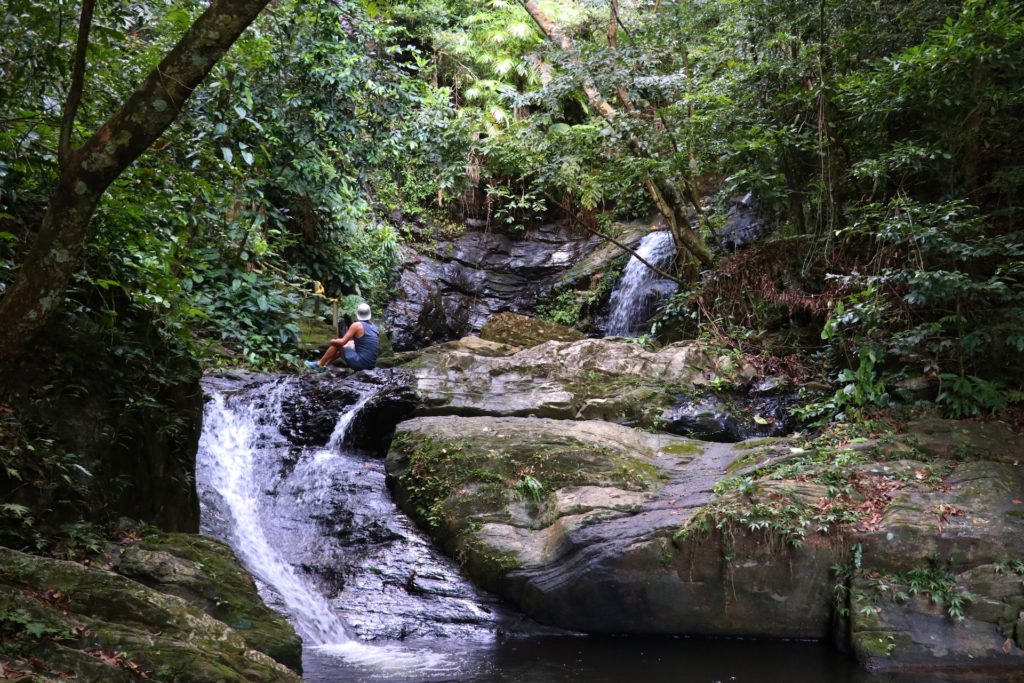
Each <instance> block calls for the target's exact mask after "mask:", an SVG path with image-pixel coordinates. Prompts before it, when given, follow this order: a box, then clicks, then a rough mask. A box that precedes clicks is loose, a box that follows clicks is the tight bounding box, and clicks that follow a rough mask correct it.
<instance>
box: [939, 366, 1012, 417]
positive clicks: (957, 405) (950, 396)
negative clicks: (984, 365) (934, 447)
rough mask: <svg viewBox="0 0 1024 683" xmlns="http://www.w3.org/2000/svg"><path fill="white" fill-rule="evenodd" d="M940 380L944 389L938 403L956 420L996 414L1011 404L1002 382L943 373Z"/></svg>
mask: <svg viewBox="0 0 1024 683" xmlns="http://www.w3.org/2000/svg"><path fill="white" fill-rule="evenodd" d="M940 379H941V380H942V389H941V391H940V392H939V396H938V398H937V399H936V403H938V404H939V405H941V406H942V407H943V409H944V410H945V412H946V414H947V415H949V416H950V417H952V418H954V419H960V418H965V417H978V416H980V415H982V414H983V413H995V412H998V411H1000V410H1003V409H1005V408H1006V406H1007V405H1008V404H1009V401H1010V396H1009V395H1008V394H1007V392H1006V388H1005V386H1004V385H1003V384H1002V383H1001V382H990V381H988V380H984V379H981V378H980V377H974V376H973V375H972V376H968V377H960V376H958V375H955V374H953V373H943V374H942V375H940Z"/></svg>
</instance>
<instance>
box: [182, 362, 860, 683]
mask: <svg viewBox="0 0 1024 683" xmlns="http://www.w3.org/2000/svg"><path fill="white" fill-rule="evenodd" d="M204 385H205V389H206V392H207V394H208V395H209V396H210V400H209V402H208V403H207V406H206V412H205V416H204V427H203V434H202V438H201V442H200V447H199V455H198V458H197V484H198V488H199V492H200V499H201V505H202V531H203V532H204V533H206V534H208V535H211V536H214V537H217V538H221V539H222V540H225V541H226V542H228V543H229V544H230V545H231V546H232V547H233V548H234V549H235V551H236V552H237V553H238V555H239V557H240V559H241V560H242V562H243V564H244V565H245V566H246V568H247V569H248V570H249V572H250V573H251V574H252V575H253V576H254V577H255V578H256V581H257V585H258V588H259V590H260V593H261V595H262V596H263V598H264V600H265V601H266V602H267V604H268V605H270V606H271V607H273V608H275V609H277V610H279V611H280V612H282V613H284V614H285V615H287V616H288V618H289V619H290V620H291V621H292V623H293V625H294V626H295V628H296V630H297V632H298V633H299V634H300V635H301V636H302V638H303V642H304V658H303V665H304V676H305V678H306V680H308V681H311V682H312V683H334V682H336V681H351V682H355V683H366V682H369V681H389V682H391V683H426V682H440V681H460V682H461V681H465V682H467V683H503V682H508V683H511V682H513V681H515V682H520V681H529V682H531V683H533V682H536V683H567V682H570V681H581V682H582V681H586V682H587V683H600V682H607V683H618V682H620V681H634V680H643V681H645V682H647V681H649V682H650V683H668V682H669V681H672V682H673V683H677V682H679V681H684V682H690V681H692V682H693V683H699V682H704V681H708V682H710V681H737V682H739V683H745V682H746V683H752V682H756V683H773V682H775V681H779V682H780V683H781V682H782V681H787V682H788V681H794V680H800V681H807V682H809V683H816V682H821V683H824V682H826V681H828V682H830V683H832V682H834V683H842V682H846V681H852V680H853V678H852V675H853V674H852V673H851V670H850V667H849V665H848V663H847V662H846V660H845V659H843V658H841V657H837V656H835V655H833V654H832V653H831V652H830V651H829V650H828V649H826V648H824V647H822V646H820V645H817V644H812V643H792V642H790V643H772V642H754V641H735V640H712V641H707V640H698V639H692V640H691V639H685V638H611V637H601V638H597V637H594V638H586V637H578V636H572V635H568V634H563V635H553V632H552V631H550V630H544V629H541V628H540V627H539V626H537V625H536V624H533V623H532V622H530V621H529V620H528V619H525V618H524V617H522V616H521V615H519V614H518V613H516V612H514V611H512V610H510V609H508V608H507V607H506V606H505V605H504V604H503V603H501V602H500V601H499V600H497V599H496V598H495V597H494V596H491V595H488V594H485V593H482V592H480V591H478V590H476V589H475V588H474V587H473V586H471V585H470V584H468V583H467V582H466V581H465V580H464V579H463V578H462V577H461V576H460V574H459V571H458V568H457V567H456V566H455V565H454V564H453V563H452V562H451V561H450V560H448V559H447V558H446V557H445V556H444V555H442V554H441V553H440V552H439V551H437V550H436V549H434V548H433V546H432V545H431V543H430V541H429V539H427V538H426V537H425V536H424V535H423V534H422V533H421V532H420V531H419V530H418V529H417V528H416V527H415V525H414V524H413V523H412V522H411V521H410V520H409V519H408V518H407V517H406V516H405V515H403V514H402V513H401V512H400V511H399V510H398V509H397V508H396V506H395V505H394V503H393V502H392V501H391V500H390V497H389V495H388V492H387V489H386V487H385V482H384V471H383V463H382V462H381V460H380V459H379V458H375V457H372V456H370V455H369V454H364V453H359V452H356V451H353V450H351V449H348V448H346V447H344V446H342V444H345V443H347V441H348V440H347V439H346V438H345V436H346V432H347V430H349V429H350V427H351V426H352V423H353V417H354V416H355V415H357V414H358V411H359V410H360V409H362V407H363V406H364V405H366V404H367V402H368V401H370V400H371V399H372V398H373V392H375V391H377V390H379V389H378V388H376V387H373V386H370V385H366V386H361V385H358V383H356V384H354V385H353V386H355V387H356V389H357V392H356V393H354V394H353V395H354V396H358V398H357V399H356V400H355V402H354V403H351V400H350V401H349V403H350V405H349V406H348V408H346V409H344V410H342V411H341V413H340V414H339V415H338V418H337V422H336V426H335V428H334V432H333V434H331V436H330V439H329V442H328V443H327V444H326V445H324V446H309V445H301V444H296V443H295V442H294V441H295V440H296V439H295V438H288V437H286V436H284V435H283V433H292V434H294V430H293V429H291V427H294V425H289V420H290V419H292V418H291V417H290V416H289V411H295V408H294V406H295V405H296V404H303V409H305V408H307V407H308V406H307V405H305V403H304V401H305V402H306V403H308V401H306V399H307V397H306V396H305V395H303V393H302V391H303V386H302V384H301V381H300V380H298V379H296V378H290V377H283V378H282V377H277V378H275V377H260V378H255V379H252V378H250V379H249V380H246V381H239V380H227V379H217V378H209V379H207V380H206V381H205V383H204ZM321 440H325V441H326V435H325V436H324V437H322V439H321ZM641 672H642V675H641ZM681 674H682V675H681Z"/></svg>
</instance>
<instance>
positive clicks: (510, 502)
mask: <svg viewBox="0 0 1024 683" xmlns="http://www.w3.org/2000/svg"><path fill="white" fill-rule="evenodd" d="M407 360H408V363H409V368H410V371H411V372H412V373H413V374H414V375H415V378H416V383H417V387H418V391H419V393H420V395H421V403H420V407H419V409H418V411H419V412H418V414H419V415H420V416H421V417H418V418H416V419H413V420H410V421H408V422H405V423H402V424H401V425H399V428H398V430H397V435H396V439H395V441H394V442H393V444H392V448H391V450H390V452H389V454H388V458H387V462H386V466H387V471H388V475H389V482H390V485H391V487H392V489H393V492H394V495H395V497H396V499H397V500H398V501H399V503H400V505H401V506H402V507H403V508H404V509H405V510H406V511H407V512H409V514H411V515H412V516H414V518H416V519H417V521H418V522H419V523H420V524H421V525H423V526H424V527H425V528H427V529H429V530H430V532H431V534H432V535H433V536H434V538H435V539H437V540H438V541H439V542H440V543H441V544H442V546H443V547H444V548H445V550H446V551H447V552H448V553H449V554H451V555H452V556H453V557H456V558H458V559H459V560H460V561H461V562H462V563H463V565H464V567H465V569H466V571H467V572H468V574H469V575H470V576H471V577H472V578H473V579H474V580H475V581H476V582H478V583H479V584H481V585H483V586H486V587H489V588H491V589H493V590H496V591H498V592H500V593H501V594H502V595H503V596H505V597H506V598H508V599H509V600H511V601H513V602H514V603H515V604H517V605H518V606H519V607H521V608H522V609H523V610H524V611H525V612H526V613H527V614H528V615H530V616H532V617H534V618H536V619H538V620H539V621H541V622H542V623H545V624H549V625H553V626H558V627H563V628H570V629H576V630H584V631H588V632H629V633H686V634H713V635H724V634H733V635H735V634H742V635H757V636H783V637H810V638H822V639H826V638H830V637H832V638H835V639H836V640H837V641H839V642H842V643H846V644H848V645H849V646H850V647H851V649H852V650H853V652H854V653H855V654H856V656H857V658H858V659H859V661H860V662H861V663H862V664H863V665H864V666H865V667H866V668H869V669H872V670H895V671H917V672H920V671H926V670H952V669H965V670H969V671H982V670H983V671H986V672H988V673H986V674H985V675H986V676H989V677H990V678H989V680H1005V675H1006V672H1008V671H1015V670H1019V669H1020V667H1021V666H1022V665H1024V583H1022V580H1024V502H1022V501H1024V437H1022V436H1021V435H1019V434H1017V433H1015V432H1013V431H1012V430H1010V429H1009V428H1008V427H1007V426H1006V425H1003V424H1001V423H997V422H991V423H981V422H957V421H950V420H940V419H934V418H931V419H922V420H919V421H917V422H913V423H911V424H909V425H905V426H902V427H901V428H900V429H899V430H898V431H895V432H893V433H891V434H889V435H887V436H885V437H884V438H882V439H879V440H865V439H850V438H846V439H828V438H823V439H821V440H817V441H813V442H806V441H796V440H792V439H787V438H781V439H780V438H768V439H762V440H757V441H753V440H748V441H745V442H741V443H737V444H727V443H707V442H698V441H691V440H687V439H682V438H679V437H675V436H672V435H668V434H657V433H652V432H650V431H645V430H641V429H635V428H633V427H635V426H641V427H644V428H646V429H650V428H652V427H654V428H662V429H663V428H664V427H665V419H664V418H665V415H667V414H669V413H670V412H671V410H672V407H673V406H675V407H678V406H679V405H680V404H679V403H678V401H679V400H680V396H681V393H686V392H689V395H688V396H687V397H686V400H689V401H691V402H693V399H692V398H690V397H692V395H693V394H694V392H696V393H697V394H698V395H699V394H700V392H703V391H705V389H706V388H707V387H708V386H709V385H710V386H714V387H716V388H718V389H720V388H722V387H723V385H724V386H729V385H732V386H735V387H744V391H746V392H747V396H749V397H750V398H751V399H760V398H763V397H764V396H765V395H779V394H778V392H779V391H780V390H781V389H780V387H779V386H776V385H777V384H778V383H777V382H776V383H772V382H767V383H766V382H758V381H755V380H756V378H755V377H754V375H753V373H752V372H751V369H750V368H748V367H745V366H739V367H737V366H736V364H735V362H734V361H732V360H731V359H729V358H724V357H723V358H717V357H715V356H713V355H712V354H709V353H707V352H706V351H704V350H702V349H701V348H700V347H697V346H686V345H673V346H669V347H666V348H665V349H663V350H661V351H660V352H657V353H653V352H648V351H645V350H644V349H643V348H641V347H639V346H637V345H635V344H629V343H626V342H621V341H612V340H581V341H577V342H553V341H552V342H546V343H543V344H540V345H537V346H535V347H532V348H529V349H525V350H519V351H516V350H515V347H509V346H506V345H503V344H499V343H496V342H490V341H486V340H478V339H475V340H474V339H464V340H460V341H458V342H450V343H448V344H444V345H441V346H439V347H434V348H431V349H428V350H426V351H424V352H421V353H418V354H416V356H415V357H412V358H409V359H407ZM768 385H771V387H770V388H771V391H769V390H768V389H767V388H766V387H767V386H768ZM673 402H675V403H673ZM720 407H721V406H720ZM726 407H728V406H726ZM723 410H724V409H723ZM774 417H775V416H774V415H773V414H771V413H765V417H763V418H762V420H761V422H770V421H771V420H772V419H774ZM779 417H781V415H780V416H779ZM616 422H617V423H619V424H614V423H616ZM767 426H771V425H770V424H769V425H767ZM837 568H838V573H837ZM1000 677H1001V678H1000Z"/></svg>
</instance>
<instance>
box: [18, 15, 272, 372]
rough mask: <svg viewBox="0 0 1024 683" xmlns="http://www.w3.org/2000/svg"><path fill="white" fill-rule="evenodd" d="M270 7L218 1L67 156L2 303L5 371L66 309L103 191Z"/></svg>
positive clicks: (168, 121) (176, 113) (170, 119)
mask: <svg viewBox="0 0 1024 683" xmlns="http://www.w3.org/2000/svg"><path fill="white" fill-rule="evenodd" d="M269 2H270V0H213V2H212V3H211V4H210V6H209V7H208V8H207V10H206V11H205V12H203V14H202V16H200V17H199V18H198V19H197V20H196V22H195V23H194V24H193V25H192V26H191V27H190V28H189V29H188V31H186V32H185V35H183V36H182V38H181V39H180V40H179V41H178V44H177V45H175V46H174V48H173V49H172V50H171V51H170V52H169V53H168V54H167V55H166V56H165V57H164V59H163V61H162V62H160V65H159V66H157V67H156V69H154V70H153V71H152V72H151V73H150V74H149V75H148V76H147V77H146V79H145V80H143V81H142V82H141V83H140V84H139V85H138V86H137V87H136V88H135V91H134V92H133V93H132V94H131V95H130V96H129V97H128V99H127V101H125V103H124V105H123V106H122V107H121V109H120V111H118V112H117V113H116V114H114V115H113V116H112V117H111V118H110V119H108V120H107V121H106V123H104V124H103V125H102V126H101V127H100V128H99V130H97V131H96V132H95V133H93V135H92V136H91V137H90V138H89V139H88V140H87V141H86V142H85V144H83V145H82V146H81V147H79V148H78V149H73V150H69V151H68V152H67V155H66V158H65V159H64V160H63V162H62V163H61V168H60V177H59V179H58V182H57V188H56V190H55V191H54V193H53V194H52V195H51V197H50V201H49V204H48V205H47V208H46V213H45V214H44V216H43V220H42V224H41V225H40V229H39V233H38V235H37V236H36V239H35V242H34V243H33V245H32V248H31V250H30V251H29V253H28V255H27V256H26V258H25V260H24V262H23V263H22V265H21V268H20V270H19V271H18V274H17V277H16V278H15V280H14V282H13V283H12V284H11V286H10V287H9V288H8V290H7V292H6V294H5V295H4V297H3V299H2V300H0V368H3V367H5V366H7V365H8V364H9V363H10V362H11V361H12V360H13V359H15V358H16V357H17V355H18V354H19V353H20V352H21V351H22V350H23V349H24V348H25V346H26V345H27V344H28V342H29V341H30V340H31V339H32V338H33V337H34V336H35V335H36V334H37V333H39V331H40V330H42V328H43V326H44V325H45V324H46V322H47V321H48V320H49V319H50V318H51V317H52V316H53V314H54V313H55V312H56V311H57V310H59V308H60V307H61V305H62V303H63V301H64V293H65V290H66V289H67V285H68V282H69V281H70V279H71V274H72V273H73V272H74V271H75V269H76V268H77V267H78V264H79V257H80V255H81V251H82V247H83V245H84V244H85V239H86V235H87V232H88V227H89V221H90V219H91V218H92V215H93V212H94V211H95V210H96V207H97V205H98V204H99V201H100V198H101V197H102V196H103V193H104V192H105V191H106V189H107V188H108V187H109V186H110V184H111V183H112V182H114V180H116V179H117V177H118V176H119V175H121V173H122V172H124V170H125V169H126V168H128V166H130V165H131V164H132V162H134V161H135V160H136V159H137V158H138V157H139V156H140V155H141V154H142V153H143V152H145V151H146V149H148V148H149V146H150V145H151V144H153V142H154V141H156V139H157V138H158V137H159V136H160V135H161V134H162V133H163V132H164V131H165V130H166V129H167V127H168V126H170V125H171V123H173V122H174V120H175V119H176V118H177V116H178V114H179V113H180V112H181V110H182V107H183V106H184V105H185V103H186V102H187V101H188V98H189V97H190V96H191V94H192V91H193V90H194V89H195V88H196V87H197V86H198V85H199V84H200V83H201V82H202V81H203V79H204V78H205V77H206V75H207V74H208V73H209V72H210V70H211V69H212V68H213V66H214V65H215V64H216V63H217V61H218V60H219V59H220V58H221V57H223V56H224V54H225V53H226V52H227V51H228V49H229V48H230V47H231V45H232V44H234V42H235V41H236V40H237V39H238V37H239V36H240V35H241V34H242V32H243V31H244V30H245V29H246V27H248V26H249V24H251V23H252V21H253V20H254V19H255V18H256V16H257V15H258V14H259V13H260V10H262V9H263V8H264V7H265V6H266V5H267V4H269ZM0 372H2V370H0Z"/></svg>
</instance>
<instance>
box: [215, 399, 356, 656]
mask: <svg viewBox="0 0 1024 683" xmlns="http://www.w3.org/2000/svg"><path fill="white" fill-rule="evenodd" d="M287 389H288V382H287V381H282V382H278V383H277V384H276V385H275V386H274V387H273V388H272V389H271V390H270V391H269V393H268V394H266V395H265V399H266V405H265V406H264V407H263V409H262V410H261V411H256V410H253V409H252V407H251V406H231V405H229V403H230V399H229V398H228V397H225V396H224V395H222V394H214V396H213V400H211V401H210V402H209V403H207V405H206V410H205V413H204V415H203V434H202V437H201V438H200V442H199V450H200V451H201V452H203V451H205V452H206V453H207V454H208V456H209V457H207V458H204V460H203V464H204V465H205V466H206V467H207V468H208V469H207V470H206V472H205V474H206V476H207V477H208V483H209V484H210V486H212V488H213V489H215V490H216V491H217V492H218V493H219V494H220V495H221V496H222V497H223V499H224V502H225V503H226V505H227V508H228V512H229V513H230V517H231V520H230V524H231V538H232V546H233V547H234V549H235V551H236V552H237V553H238V554H239V556H240V558H241V560H242V562H243V564H245V566H246V568H247V569H248V570H249V571H250V572H251V573H252V574H254V575H255V576H256V577H257V578H259V579H260V580H261V581H263V582H264V583H265V584H267V585H269V586H271V587H272V588H273V589H274V590H275V591H276V592H277V594H278V595H279V596H280V597H281V599H282V600H283V601H284V605H285V608H286V609H287V610H288V613H289V614H290V615H291V616H292V618H293V619H294V621H295V625H296V628H297V629H298V630H299V632H300V634H301V635H302V637H303V639H304V640H307V641H310V642H312V643H315V644H318V645H325V644H330V643H345V642H347V641H348V640H349V633H348V629H347V627H346V625H345V623H344V622H343V621H342V620H341V619H340V618H338V616H337V615H335V614H334V613H333V612H332V611H331V610H329V609H325V602H326V601H325V599H324V597H323V596H321V595H319V594H317V592H316V590H315V589H313V588H312V587H310V586H309V585H308V584H307V583H306V582H305V581H303V579H302V578H301V577H300V576H299V575H298V574H297V573H296V572H295V569H294V568H293V567H292V566H291V565H290V564H289V563H288V562H286V561H285V560H284V558H283V557H281V554H280V553H279V552H278V551H277V550H275V549H274V547H273V546H272V545H271V544H270V542H269V541H268V540H267V538H266V535H265V534H264V533H263V525H262V523H261V521H260V516H259V510H258V509H257V500H258V497H259V496H258V493H259V482H258V481H257V480H256V478H255V476H254V475H255V473H256V472H257V471H260V470H261V469H262V468H261V467H258V463H257V462H256V458H257V457H258V456H259V454H261V453H264V452H265V450H264V449H261V448H259V447H258V445H259V443H260V442H261V441H264V442H265V441H273V440H274V439H276V438H279V435H278V434H277V428H278V420H277V419H274V418H275V417H276V418H279V417H280V414H281V400H282V397H283V395H284V393H285V392H286V391H287ZM246 408H248V409H246ZM259 417H262V418H264V419H263V420H262V421H261V420H259V419H257V418H259ZM267 418H270V419H267ZM350 420H351V418H350V419H349V421H350ZM346 426H347V422H346ZM343 437H344V432H342V434H341V435H340V436H339V440H340V438H343Z"/></svg>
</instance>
